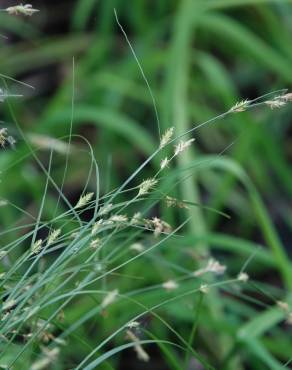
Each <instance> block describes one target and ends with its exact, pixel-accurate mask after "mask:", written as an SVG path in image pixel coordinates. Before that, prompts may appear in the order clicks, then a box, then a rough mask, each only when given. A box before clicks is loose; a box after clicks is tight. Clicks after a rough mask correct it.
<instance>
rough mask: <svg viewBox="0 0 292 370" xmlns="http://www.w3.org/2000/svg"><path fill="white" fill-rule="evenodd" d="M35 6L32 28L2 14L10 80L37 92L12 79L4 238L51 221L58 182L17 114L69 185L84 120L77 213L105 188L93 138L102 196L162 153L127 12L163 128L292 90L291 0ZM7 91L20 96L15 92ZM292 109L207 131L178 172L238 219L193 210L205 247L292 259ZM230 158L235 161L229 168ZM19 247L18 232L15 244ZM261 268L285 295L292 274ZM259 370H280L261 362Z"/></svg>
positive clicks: (2, 189) (233, 261) (193, 230)
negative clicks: (82, 198)
mask: <svg viewBox="0 0 292 370" xmlns="http://www.w3.org/2000/svg"><path fill="white" fill-rule="evenodd" d="M0 5H1V8H5V7H6V6H11V5H12V2H11V1H0ZM33 6H34V7H35V8H38V9H40V10H41V11H40V12H39V13H37V14H36V15H34V16H33V17H31V18H25V19H24V18H22V17H11V16H8V15H7V14H5V13H0V25H1V26H0V33H1V35H4V36H5V37H1V38H0V44H1V46H0V73H1V74H3V75H6V76H10V77H13V78H15V79H17V80H20V81H22V82H24V83H26V84H29V85H32V86H33V87H34V89H31V88H28V87H26V86H24V85H20V84H19V83H15V82H13V81H11V80H6V84H7V86H8V88H9V92H10V93H15V94H22V95H23V97H22V98H20V99H14V100H11V102H10V104H11V105H10V106H9V105H7V104H1V127H7V128H8V130H9V134H10V135H12V136H13V137H14V138H15V139H16V144H15V145H14V147H11V148H5V149H4V150H2V149H1V152H0V168H1V183H0V194H1V198H3V199H7V200H8V201H9V202H10V203H11V206H6V207H5V211H4V207H3V211H2V210H1V212H0V225H1V230H6V229H9V228H11V227H12V226H13V225H19V224H25V223H26V222H28V219H27V213H26V212H28V213H30V214H33V215H35V216H36V215H37V212H38V207H39V204H40V202H41V199H42V195H43V191H44V186H45V181H46V176H44V173H43V171H41V170H40V168H39V166H38V165H37V164H36V163H35V161H34V160H33V158H32V157H31V155H30V152H29V150H28V148H27V145H26V144H25V141H24V138H23V136H22V134H21V133H20V132H19V130H18V129H17V127H16V126H15V122H13V118H12V115H11V110H12V112H13V115H14V116H15V118H16V120H17V121H18V123H19V125H20V127H21V129H22V130H23V133H24V134H25V138H26V140H28V142H29V143H30V145H31V146H32V147H34V148H37V149H38V152H37V154H38V156H39V158H40V160H41V161H42V162H43V163H44V165H45V167H47V166H48V163H49V156H50V151H51V150H52V149H53V150H54V154H53V164H52V168H51V173H52V177H53V178H54V180H55V181H56V183H57V184H61V183H62V179H63V175H64V166H65V162H66V155H65V154H66V152H67V144H66V142H67V141H68V137H69V136H70V122H71V121H72V133H73V136H72V137H71V141H72V151H71V154H70V156H69V162H68V171H67V173H66V181H65V185H64V189H63V191H64V194H65V196H66V197H67V198H68V199H69V200H70V201H71V202H72V203H73V204H74V203H76V201H77V200H78V198H79V195H80V193H81V192H82V191H83V189H84V187H85V185H86V188H87V191H94V189H95V187H96V183H95V178H94V176H88V174H89V171H90V164H91V158H90V156H89V155H88V146H87V144H86V142H85V141H84V140H83V139H82V138H81V136H82V137H85V138H86V139H87V140H88V141H89V142H90V144H91V145H92V148H93V151H94V155H95V157H96V159H97V162H98V165H99V170H100V191H101V194H106V193H107V192H108V191H110V190H112V189H114V188H116V187H118V186H119V185H120V184H121V182H122V181H123V180H125V179H126V178H128V177H129V176H130V175H131V173H132V172H133V171H134V170H135V169H136V168H137V167H138V166H139V164H140V163H141V162H142V161H143V159H145V158H147V157H148V156H149V155H150V154H151V153H152V152H153V151H154V150H155V148H156V147H157V146H158V145H159V132H158V128H157V117H156V114H155V109H154V105H153V99H152V97H151V94H149V91H148V89H147V84H146V83H145V80H144V78H143V76H142V74H141V70H140V69H139V66H138V65H137V62H136V60H135V58H134V56H133V54H132V52H131V49H130V47H129V45H128V44H127V41H126V39H125V37H124V35H123V33H122V32H121V29H120V28H119V27H118V24H117V22H116V19H115V15H114V8H115V9H116V11H117V14H118V17H119V21H120V23H121V25H122V26H123V28H124V30H125V32H126V33H127V36H128V38H129V40H130V41H131V44H132V46H133V48H134V50H135V53H136V56H137V57H138V59H139V62H140V64H141V66H142V68H143V73H144V74H145V76H146V77H147V79H148V81H149V84H150V86H151V88H152V91H153V95H154V96H155V101H156V106H157V111H158V115H159V121H160V129H161V132H164V131H165V130H166V129H167V128H168V127H171V126H174V127H175V131H176V134H180V133H183V132H185V131H187V130H188V129H190V128H192V127H194V126H196V125H198V124H200V123H201V122H204V121H206V120H208V119H209V118H212V117H214V116H217V115H219V114H220V113H222V112H225V111H227V110H228V109H230V107H231V106H233V105H234V104H235V103H236V102H238V101H241V100H243V99H254V98H256V97H258V96H260V95H263V94H265V93H268V92H271V91H274V90H278V89H282V88H288V89H289V88H290V87H291V82H292V48H291V32H292V2H291V1H284V0H279V1H264V0H253V1H249V0H180V1H174V0H157V1H154V0H153V1H151V0H132V1H122V0H120V1H119V0H101V1H95V0H78V1H77V0H76V1H34V3H33ZM73 58H74V63H73ZM2 82H3V81H2ZM1 86H2V88H6V86H5V84H4V82H3V84H2V85H1ZM72 102H73V105H72ZM72 107H73V108H72ZM291 112H292V107H291V105H290V106H289V105H287V106H286V107H284V108H282V109H280V110H276V109H275V110H271V109H269V108H268V107H266V108H262V107H259V108H258V109H255V110H253V111H251V112H244V113H240V114H234V115H229V116H228V117H227V118H226V119H224V120H220V121H218V122H214V123H212V124H207V125H205V126H204V127H202V128H200V129H198V130H196V131H195V132H194V137H195V138H196V142H195V144H194V148H192V149H191V150H190V151H188V152H187V153H186V154H185V155H184V156H182V157H181V158H180V159H179V161H178V163H177V165H178V168H179V169H181V172H178V173H176V176H177V177H175V178H176V180H177V179H179V180H180V181H179V184H178V185H177V186H176V187H174V188H172V189H171V195H174V196H177V197H178V198H180V199H186V200H188V201H192V202H195V203H198V204H199V205H202V206H208V207H212V208H215V209H217V210H219V211H223V212H226V213H228V214H229V215H230V216H231V219H226V218H223V217H221V216H220V215H219V214H217V213H214V212H208V211H206V210H204V209H202V208H201V207H193V208H192V209H191V211H190V212H191V216H192V221H191V222H190V223H189V226H188V227H187V228H186V232H187V235H189V237H190V239H187V240H190V244H193V243H196V242H195V241H196V238H198V240H199V239H200V240H201V239H203V241H200V243H208V244H209V245H210V246H211V247H212V248H215V250H221V249H223V250H224V249H225V252H226V255H227V253H230V254H231V253H232V251H233V245H234V243H235V239H236V238H240V239H242V240H243V239H244V240H249V241H250V242H251V243H259V244H263V245H266V246H267V250H269V247H271V250H275V248H277V247H275V245H281V244H282V246H283V250H285V251H286V253H287V254H288V255H291V253H292V249H291V242H292V233H291V230H292V209H291V205H290V204H289V202H290V200H291V195H292V186H291V184H292V169H291V158H292V149H291V148H292V145H291V140H292V131H291ZM53 138H54V139H57V140H56V141H53V140H52V139H53ZM223 152H224V154H222V155H220V156H219V157H218V155H219V154H220V153H223ZM218 158H222V161H219V162H218V163H217V164H216V163H215V162H214V160H215V159H218ZM159 165H160V161H159V158H158V159H157V160H156V159H155V160H154V161H152V162H151V163H150V165H149V166H147V167H146V169H145V170H143V174H142V175H141V177H140V178H139V180H137V183H135V182H134V185H135V184H136V185H137V184H139V182H140V181H141V180H142V179H143V178H144V179H145V178H148V177H151V176H152V175H153V173H154V172H155V171H156V170H158V169H159ZM185 168H188V172H186V171H185ZM187 174H190V176H187V178H185V176H186V175H187ZM166 184H167V183H166ZM256 189H257V192H258V193H257V192H256ZM258 194H260V195H261V196H260V200H258V197H259V196H258ZM57 198H58V194H57V192H56V191H54V189H51V190H50V191H49V193H48V196H47V206H46V209H45V214H44V217H46V218H50V217H52V216H54V215H55V211H56V201H57ZM121 198H123V196H121ZM124 199H127V198H126V195H125V198H124ZM258 201H259V203H260V205H261V204H264V205H265V207H264V211H262V209H261V208H260V207H259V203H257V202H258ZM12 204H14V205H15V206H13V205H12ZM62 206H64V209H65V205H63V204H61V207H60V208H62ZM17 207H20V208H21V209H22V211H20V210H19V209H18V208H17ZM60 212H61V210H60ZM157 212H158V214H160V215H163V216H164V218H166V219H167V220H168V222H170V223H177V222H178V221H182V220H183V217H182V216H181V215H180V216H178V215H177V214H176V213H175V212H174V211H172V210H169V209H167V208H166V207H164V206H159V207H158V209H157ZM263 212H264V216H263ZM85 217H86V215H85ZM88 217H90V216H88ZM227 235H228V236H227ZM13 237H14V236H13V235H11V234H7V235H5V236H3V241H1V243H3V244H5V243H8V242H9V241H11V240H12V239H13ZM233 237H234V238H235V239H234V240H233V239H232V238H233ZM1 238H2V237H1ZM192 238H193V239H192ZM228 238H229V239H228ZM236 240H237V239H236ZM197 243H198V245H199V244H200V243H199V242H197ZM185 244H188V243H187V242H185ZM247 246H249V244H247ZM238 248H239V247H238ZM273 248H274V249H273ZM242 251H243V252H242V256H241V257H240V258H239V256H238V255H236V256H233V255H232V254H231V255H230V256H229V255H228V261H229V265H230V266H231V268H230V269H231V271H234V272H236V271H238V270H239V269H240V267H241V266H242V263H243V262H244V261H245V259H246V258H247V257H248V255H249V253H251V252H252V251H253V247H252V245H250V249H248V248H247V249H246V250H245V249H244V246H242ZM244 251H245V252H244ZM239 255H240V253H239ZM226 258H227V257H226ZM244 258H245V259H244ZM284 258H285V257H284ZM280 259H281V257H280ZM252 271H253V273H254V277H255V278H256V279H258V280H259V281H262V282H265V283H271V284H272V285H275V286H276V287H281V286H282V283H281V276H282V277H283V276H284V280H285V268H283V270H281V268H279V266H278V267H277V268H273V267H271V268H262V267H260V266H253V268H252ZM281 271H282V272H281ZM283 271H284V272H283ZM131 273H134V271H132V272H131ZM149 281H151V278H150V277H149ZM286 283H287V274H286ZM290 287H291V284H290ZM87 339H88V341H90V338H87ZM282 339H283V345H282V349H283V353H280V351H278V352H277V351H276V352H277V353H275V356H276V357H277V356H279V358H280V359H281V360H283V359H286V360H287V358H288V357H289V344H288V342H285V339H284V338H282ZM267 342H268V339H267ZM267 346H268V347H269V343H268V344H267ZM270 347H271V348H272V347H273V346H272V345H270ZM290 349H291V347H290ZM290 355H291V353H290ZM158 358H160V357H159V356H158ZM158 362H159V361H158ZM158 362H157V363H158ZM127 366H128V367H125V368H127V369H132V368H133V369H134V368H135V366H141V369H142V368H146V367H142V365H137V363H136V365H130V364H128V365H127ZM131 366H132V367H131ZM164 366H165V365H159V363H158V364H157V367H156V368H157V369H166V367H164ZM252 366H253V367H251V368H254V369H265V368H269V367H265V366H268V365H261V362H259V363H258V362H257V360H255V362H254V363H253V365H252ZM121 368H122V367H121ZM136 368H137V369H138V367H136ZM139 368H140V367H139ZM153 369H154V368H153ZM194 369H195V367H194Z"/></svg>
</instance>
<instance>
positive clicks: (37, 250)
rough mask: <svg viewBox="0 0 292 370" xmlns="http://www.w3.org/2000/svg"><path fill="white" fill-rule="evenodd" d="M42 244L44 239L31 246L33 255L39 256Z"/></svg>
mask: <svg viewBox="0 0 292 370" xmlns="http://www.w3.org/2000/svg"><path fill="white" fill-rule="evenodd" d="M42 244H43V240H42V239H38V240H36V241H35V242H34V243H33V245H32V246H31V253H32V254H39V253H40V251H41V250H42Z"/></svg>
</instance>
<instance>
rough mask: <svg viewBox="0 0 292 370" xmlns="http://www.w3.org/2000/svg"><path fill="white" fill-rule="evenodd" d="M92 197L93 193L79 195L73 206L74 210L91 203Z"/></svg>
mask: <svg viewBox="0 0 292 370" xmlns="http://www.w3.org/2000/svg"><path fill="white" fill-rule="evenodd" d="M93 195H94V193H87V194H84V195H81V197H80V198H79V200H78V202H77V204H76V206H75V209H78V208H83V207H84V206H86V205H87V204H88V203H89V202H90V201H91V199H92V197H93Z"/></svg>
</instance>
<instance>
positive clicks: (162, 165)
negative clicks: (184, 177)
mask: <svg viewBox="0 0 292 370" xmlns="http://www.w3.org/2000/svg"><path fill="white" fill-rule="evenodd" d="M168 164H169V159H168V158H167V157H165V158H164V159H163V160H162V161H161V162H160V168H161V169H162V170H164V168H166V167H168Z"/></svg>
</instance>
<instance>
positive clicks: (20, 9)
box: [5, 4, 39, 16]
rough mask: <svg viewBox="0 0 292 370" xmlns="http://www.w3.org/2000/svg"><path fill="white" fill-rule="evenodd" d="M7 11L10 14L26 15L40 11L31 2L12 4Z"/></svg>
mask: <svg viewBox="0 0 292 370" xmlns="http://www.w3.org/2000/svg"><path fill="white" fill-rule="evenodd" d="M5 10H6V12H7V13H8V14H10V15H25V16H31V15H33V14H34V13H37V12H39V10H38V9H34V8H33V7H32V5H31V4H25V5H23V4H20V5H15V6H10V7H9V8H7V9H5Z"/></svg>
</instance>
